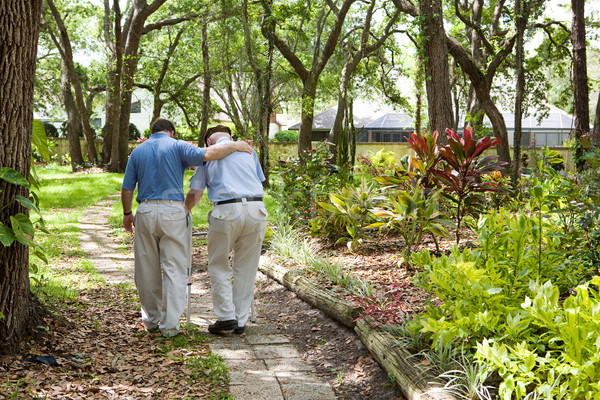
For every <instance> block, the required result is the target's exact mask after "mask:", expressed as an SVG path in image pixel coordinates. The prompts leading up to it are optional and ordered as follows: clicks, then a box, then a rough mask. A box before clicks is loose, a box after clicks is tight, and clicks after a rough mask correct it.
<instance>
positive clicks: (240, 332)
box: [233, 326, 246, 335]
mask: <svg viewBox="0 0 600 400" xmlns="http://www.w3.org/2000/svg"><path fill="white" fill-rule="evenodd" d="M245 330H246V327H245V326H238V327H237V328H235V329H234V330H233V333H235V334H236V335H241V334H242V333H244V331H245Z"/></svg>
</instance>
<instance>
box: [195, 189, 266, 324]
mask: <svg viewBox="0 0 600 400" xmlns="http://www.w3.org/2000/svg"><path fill="white" fill-rule="evenodd" d="M267 215H268V214H267V209H266V208H265V205H264V204H263V202H262V201H250V202H246V201H245V200H244V201H243V202H242V203H231V204H223V205H219V206H215V208H213V209H212V210H211V212H210V213H209V214H208V222H209V228H208V236H207V242H208V272H209V273H210V278H211V293H212V298H213V310H214V313H215V315H216V316H217V319H219V320H221V321H227V320H232V319H235V320H237V321H238V326H240V327H241V326H245V325H246V322H247V321H248V316H249V312H250V306H251V304H252V301H253V299H254V280H255V278H256V272H257V271H258V262H259V259H260V252H261V247H262V242H263V239H264V237H265V229H266V227H267ZM232 251H233V256H232V259H231V263H230V258H229V256H230V254H231V252H232Z"/></svg>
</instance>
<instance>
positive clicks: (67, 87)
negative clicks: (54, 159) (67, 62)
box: [60, 60, 83, 171]
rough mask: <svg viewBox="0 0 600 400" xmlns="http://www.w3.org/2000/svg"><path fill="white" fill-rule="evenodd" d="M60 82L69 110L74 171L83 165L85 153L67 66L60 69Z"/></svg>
mask: <svg viewBox="0 0 600 400" xmlns="http://www.w3.org/2000/svg"><path fill="white" fill-rule="evenodd" d="M61 64H64V60H61ZM60 84H61V91H62V94H63V98H64V99H63V103H64V104H65V109H66V111H67V123H66V130H67V138H68V140H69V154H70V155H71V168H72V169H73V171H75V170H77V168H79V167H81V166H82V165H83V154H82V152H81V141H80V140H79V129H81V119H80V118H79V111H78V110H77V104H75V99H73V93H72V92H71V84H70V83H69V77H68V76H67V72H66V68H65V67H64V66H63V67H62V68H61V71H60Z"/></svg>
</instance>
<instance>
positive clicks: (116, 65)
mask: <svg viewBox="0 0 600 400" xmlns="http://www.w3.org/2000/svg"><path fill="white" fill-rule="evenodd" d="M113 11H114V14H115V15H114V37H115V41H114V42H113V40H112V37H113V33H112V31H111V27H112V23H111V18H110V14H111V9H110V2H109V0H104V25H103V28H104V29H103V31H104V42H105V44H106V47H107V48H108V49H110V54H109V56H108V61H107V67H108V71H109V72H108V79H107V81H106V122H105V124H104V142H103V144H102V161H103V162H104V165H106V166H107V169H108V170H109V171H110V172H119V158H118V157H117V158H114V159H113V157H112V155H113V153H114V154H118V147H117V148H114V149H113V141H116V142H117V144H118V139H115V138H116V137H117V134H118V133H117V132H118V125H119V124H118V121H119V115H120V113H121V107H120V103H119V99H120V98H121V72H120V71H121V66H122V49H123V47H122V44H121V35H120V34H119V33H120V32H121V9H120V8H119V0H114V2H113Z"/></svg>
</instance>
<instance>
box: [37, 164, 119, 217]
mask: <svg viewBox="0 0 600 400" xmlns="http://www.w3.org/2000/svg"><path fill="white" fill-rule="evenodd" d="M69 170H70V168H69V167H60V166H57V165H53V164H50V165H48V166H46V167H38V168H37V174H38V176H39V177H40V179H41V180H42V185H41V190H40V192H39V198H40V207H41V208H42V210H44V209H48V208H76V207H85V206H90V205H92V204H95V203H97V202H98V201H100V200H102V199H103V198H105V197H106V196H107V195H109V194H111V193H115V192H117V191H119V190H121V184H122V183H123V174H117V173H109V172H96V173H89V174H86V173H81V172H80V173H71V172H69Z"/></svg>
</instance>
